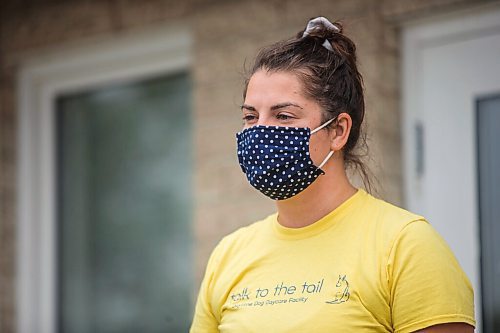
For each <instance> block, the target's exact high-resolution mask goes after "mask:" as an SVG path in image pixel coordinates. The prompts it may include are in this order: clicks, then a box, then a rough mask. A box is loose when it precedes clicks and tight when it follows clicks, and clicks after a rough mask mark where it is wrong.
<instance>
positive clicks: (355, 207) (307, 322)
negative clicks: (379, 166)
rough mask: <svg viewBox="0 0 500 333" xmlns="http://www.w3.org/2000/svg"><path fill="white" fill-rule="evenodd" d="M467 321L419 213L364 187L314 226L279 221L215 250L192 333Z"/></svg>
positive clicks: (461, 295) (451, 273)
mask: <svg viewBox="0 0 500 333" xmlns="http://www.w3.org/2000/svg"><path fill="white" fill-rule="evenodd" d="M447 322H463V323H468V324H470V325H473V326H474V325H475V321H474V304H473V291H472V287H471V284H470V282H469V280H468V279H467V277H466V276H465V274H464V272H463V271H462V269H461V268H460V266H459V264H458V262H457V260H456V259H455V257H454V255H453V254H452V252H451V251H450V249H449V248H448V246H447V245H446V243H445V242H444V240H443V239H442V238H441V237H440V236H439V235H438V234H437V233H436V231H434V229H433V228H432V227H431V226H430V225H429V224H428V223H427V222H426V221H425V220H424V219H423V218H422V217H420V216H417V215H414V214H412V213H409V212H407V211H405V210H403V209H400V208H397V207H395V206H392V205H390V204H388V203H386V202H384V201H382V200H378V199H375V198H374V197H372V196H371V195H369V194H367V193H366V192H364V191H363V190H359V191H358V192H357V193H356V194H355V195H354V196H352V197H351V198H349V199H348V200H347V201H345V202H344V203H343V204H342V205H340V206H339V207H338V208H337V209H335V210H334V211H332V212H331V213H329V214H328V215H327V216H325V217H323V218H322V219H320V220H319V221H317V222H315V223H314V224H312V225H309V226H307V227H304V228H296V229H294V228H285V227H283V226H281V225H280V224H279V223H278V222H277V215H276V214H273V215H271V216H269V217H267V218H266V219H264V220H262V221H259V222H256V223H254V224H252V225H250V226H248V227H244V228H242V229H240V230H238V231H236V232H234V233H233V234H231V235H229V236H226V237H225V238H224V239H223V240H222V241H221V242H220V243H219V245H218V246H217V247H216V248H215V250H214V251H213V253H212V255H211V257H210V260H209V262H208V265H207V270H206V274H205V278H204V280H203V283H202V285H201V289H200V293H199V296H198V302H197V305H196V311H195V315H194V320H193V324H192V327H191V332H192V333H195V332H224V333H225V332H259V333H262V332H273V333H277V332H412V331H415V330H419V329H422V328H425V327H428V326H431V325H436V324H440V323H447Z"/></svg>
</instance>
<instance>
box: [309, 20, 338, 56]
mask: <svg viewBox="0 0 500 333" xmlns="http://www.w3.org/2000/svg"><path fill="white" fill-rule="evenodd" d="M321 26H325V27H326V28H327V29H328V30H333V31H335V32H337V33H338V32H340V29H339V28H338V27H337V26H336V25H335V24H333V23H332V22H330V21H328V19H327V18H326V17H323V16H319V17H316V18H313V19H311V20H309V22H307V27H306V30H304V33H303V34H302V38H304V37H305V36H308V35H310V33H311V32H313V31H314V30H316V29H318V28H321ZM321 45H322V46H323V47H325V48H326V49H327V50H329V51H333V47H332V44H330V42H329V41H328V39H327V38H325V41H324V42H323V44H321Z"/></svg>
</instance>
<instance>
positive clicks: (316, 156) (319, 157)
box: [309, 131, 330, 165]
mask: <svg viewBox="0 0 500 333" xmlns="http://www.w3.org/2000/svg"><path fill="white" fill-rule="evenodd" d="M322 132H323V131H322ZM329 151H330V144H329V142H328V136H327V135H326V132H323V133H316V134H313V135H312V136H311V139H310V141H309V154H310V155H311V159H312V161H313V162H314V165H319V164H320V163H321V162H323V159H324V158H325V157H326V155H327V154H328V152H329Z"/></svg>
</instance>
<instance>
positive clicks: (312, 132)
mask: <svg viewBox="0 0 500 333" xmlns="http://www.w3.org/2000/svg"><path fill="white" fill-rule="evenodd" d="M335 119H337V117H334V118H332V119H330V120H328V121H327V122H325V123H324V124H323V125H321V126H319V127H317V128H315V129H314V130H312V131H311V135H312V134H314V133H316V132H317V131H319V130H322V129H323V128H325V127H326V126H328V125H329V124H330V123H331V122H332V121H334V120H335Z"/></svg>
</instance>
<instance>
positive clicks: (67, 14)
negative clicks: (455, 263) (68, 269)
mask: <svg viewBox="0 0 500 333" xmlns="http://www.w3.org/2000/svg"><path fill="white" fill-rule="evenodd" d="M484 2H487V1H479V0H476V1H465V0H426V1H410V0H405V1H400V0H384V1H376V0H337V1H331V0H318V1H315V2H314V5H312V4H311V2H310V1H307V0H295V1H291V0H290V1H278V0H274V1H264V0H260V1H250V0H241V1H209V0H189V1H171V0H164V1H162V0H141V1H138V0H109V1H84V0H74V1H57V2H54V1H48V0H47V1H45V2H44V1H36V2H35V1H34V2H33V4H29V2H18V1H14V0H6V1H2V3H1V4H0V6H2V8H1V9H2V10H1V11H0V13H1V14H0V15H1V17H0V22H1V23H0V331H1V332H13V331H14V330H15V327H14V325H15V321H14V315H15V295H14V287H15V282H16V279H15V237H16V234H15V230H16V225H15V206H16V201H15V196H16V190H17V189H16V186H15V175H16V135H17V134H16V121H17V119H16V117H17V111H16V103H15V99H16V90H15V80H16V74H17V72H18V70H19V67H20V65H21V64H22V59H23V57H24V56H25V55H26V54H33V53H34V52H37V51H38V50H46V49H57V48H59V47H63V46H64V45H65V44H67V43H75V42H77V41H79V40H86V39H89V38H92V37H107V38H110V39H112V38H113V36H118V35H120V34H122V33H125V32H129V31H132V30H141V29H144V28H146V27H151V26H154V25H156V24H161V23H165V22H175V23H178V24H183V25H186V26H189V27H191V28H192V31H193V33H194V36H193V37H194V42H195V43H194V45H195V47H194V56H195V57H194V59H195V60H194V66H193V71H192V75H193V79H194V85H193V89H194V91H193V96H194V101H193V105H194V109H193V120H194V128H193V138H194V140H193V142H194V147H193V149H194V152H195V154H194V163H195V165H194V170H195V174H194V194H195V197H194V207H195V212H194V216H195V219H194V224H193V232H194V235H195V240H196V243H195V245H194V254H195V267H196V272H195V275H196V281H197V282H199V280H200V279H201V277H202V274H203V270H204V266H205V263H206V260H207V258H208V255H209V253H210V251H211V249H212V248H213V246H214V245H215V244H216V243H217V242H218V241H219V240H220V238H221V237H222V236H223V235H225V234H227V233H228V232H230V231H232V230H235V229H236V228H238V227H240V226H242V225H245V224H248V223H250V222H252V221H255V220H257V219H259V218H261V217H263V216H265V215H267V214H269V213H271V212H272V211H273V210H274V207H273V203H272V202H271V201H270V200H267V199H265V198H264V197H263V196H262V195H260V194H259V193H257V192H256V191H253V190H252V189H251V188H250V186H248V185H247V183H246V180H245V178H244V175H243V174H242V173H241V172H240V170H239V167H238V165H237V159H236V155H235V137H234V133H235V132H236V131H237V130H238V129H239V128H240V123H241V120H240V114H239V109H238V106H239V104H240V103H241V91H242V87H243V84H242V83H243V75H242V72H243V63H244V62H245V61H246V62H247V63H248V64H250V63H251V60H252V58H253V56H254V55H255V53H256V51H257V49H258V48H259V47H261V46H263V45H266V44H269V43H271V42H274V41H276V40H278V39H281V38H287V37H289V36H291V35H293V34H295V33H296V32H297V31H298V30H299V29H301V28H302V27H303V26H304V24H305V23H306V22H307V20H308V19H309V18H311V17H313V16H317V15H324V16H327V17H329V18H331V19H343V20H344V22H345V23H346V33H347V34H348V35H349V36H351V37H352V38H353V39H354V41H355V42H356V44H357V45H358V49H359V59H360V68H361V72H362V73H363V75H364V79H365V86H366V101H367V123H368V124H369V126H368V127H367V133H368V143H369V145H370V154H371V156H372V159H371V161H370V163H369V164H370V166H371V168H372V170H373V172H374V174H375V176H376V177H377V178H378V180H379V183H380V186H379V194H380V196H382V197H383V198H385V199H387V200H389V201H391V202H394V203H396V204H401V203H402V202H403V197H402V196H403V195H402V170H401V169H402V168H401V154H400V148H401V146H400V137H401V133H400V129H399V128H400V126H399V123H400V110H399V98H400V97H399V96H400V89H399V84H400V82H399V75H400V72H399V61H400V60H399V40H398V38H399V36H398V26H399V24H401V22H404V21H405V20H408V19H410V18H415V17H422V16H426V15H430V14H431V13H435V12H442V13H443V12H448V11H453V10H455V9H456V8H463V7H465V6H473V5H475V4H476V3H484Z"/></svg>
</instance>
